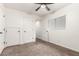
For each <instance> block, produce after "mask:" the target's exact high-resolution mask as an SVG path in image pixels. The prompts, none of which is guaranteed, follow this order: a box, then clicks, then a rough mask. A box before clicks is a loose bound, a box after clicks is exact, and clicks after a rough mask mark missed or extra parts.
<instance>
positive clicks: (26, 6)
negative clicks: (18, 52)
mask: <svg viewBox="0 0 79 59" xmlns="http://www.w3.org/2000/svg"><path fill="white" fill-rule="evenodd" d="M69 4H70V3H54V4H50V5H47V6H48V7H49V8H50V9H51V10H50V11H47V10H46V9H45V8H40V9H39V10H38V11H35V9H36V8H38V7H39V6H40V5H38V4H34V3H4V6H5V7H8V8H13V9H17V10H20V11H24V12H26V13H29V14H35V15H38V16H43V15H46V14H49V13H53V12H55V11H57V10H59V9H61V8H63V7H65V6H67V5H69Z"/></svg>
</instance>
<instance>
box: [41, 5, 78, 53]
mask: <svg viewBox="0 0 79 59" xmlns="http://www.w3.org/2000/svg"><path fill="white" fill-rule="evenodd" d="M63 15H66V28H65V29H63V30H55V29H51V28H50V27H48V21H49V20H51V19H52V20H53V19H55V18H57V17H60V16H63ZM41 24H42V27H43V28H42V29H43V30H42V31H41V32H42V33H43V34H40V35H42V37H46V36H43V35H45V34H44V32H45V30H48V34H49V36H48V41H49V42H51V43H54V44H57V45H60V46H63V47H66V48H69V49H72V50H75V51H78V52H79V4H71V5H69V6H66V7H64V8H62V9H60V10H58V11H56V12H55V13H54V14H50V15H48V16H46V17H45V18H44V19H43V21H41ZM52 26H53V25H52ZM43 40H45V39H43ZM46 41H47V39H46Z"/></svg>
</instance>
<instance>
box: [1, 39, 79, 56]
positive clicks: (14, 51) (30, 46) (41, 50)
mask: <svg viewBox="0 0 79 59" xmlns="http://www.w3.org/2000/svg"><path fill="white" fill-rule="evenodd" d="M69 55H76V56H77V55H79V53H75V52H70V51H69V50H67V49H64V48H61V47H59V46H56V45H54V44H50V43H48V42H44V41H41V40H37V42H34V43H27V44H23V45H16V46H11V47H7V48H5V49H4V50H3V52H2V54H1V56H69Z"/></svg>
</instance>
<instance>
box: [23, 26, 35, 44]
mask: <svg viewBox="0 0 79 59" xmlns="http://www.w3.org/2000/svg"><path fill="white" fill-rule="evenodd" d="M33 41H35V40H34V33H33V31H32V29H31V28H23V32H22V43H28V42H33Z"/></svg>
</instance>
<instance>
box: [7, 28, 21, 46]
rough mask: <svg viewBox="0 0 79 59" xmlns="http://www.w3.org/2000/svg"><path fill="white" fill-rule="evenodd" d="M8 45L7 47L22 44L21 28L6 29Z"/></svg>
mask: <svg viewBox="0 0 79 59" xmlns="http://www.w3.org/2000/svg"><path fill="white" fill-rule="evenodd" d="M6 43H7V44H6V45H7V46H11V45H17V44H19V43H20V28H16V27H8V28H6Z"/></svg>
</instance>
